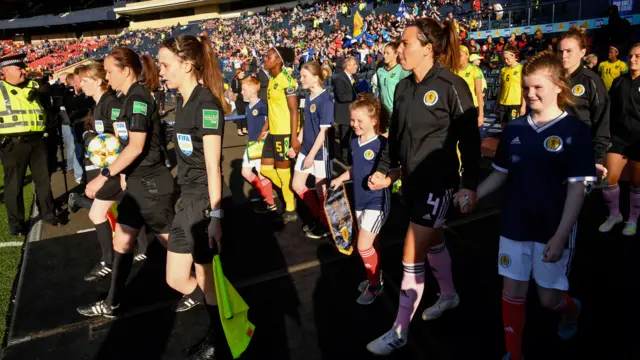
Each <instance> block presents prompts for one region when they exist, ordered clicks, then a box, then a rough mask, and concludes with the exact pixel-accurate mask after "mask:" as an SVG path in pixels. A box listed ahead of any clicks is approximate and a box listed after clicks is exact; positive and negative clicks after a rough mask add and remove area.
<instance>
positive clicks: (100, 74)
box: [77, 61, 122, 282]
mask: <svg viewBox="0 0 640 360" xmlns="http://www.w3.org/2000/svg"><path fill="white" fill-rule="evenodd" d="M77 71H78V75H79V76H80V87H81V88H82V91H83V92H84V93H85V94H86V95H87V96H91V97H92V98H93V100H94V101H95V102H96V106H95V108H94V109H93V111H92V112H91V114H90V116H88V117H87V120H88V121H87V122H88V123H87V124H85V133H84V135H83V137H82V139H83V143H84V144H85V148H86V147H87V146H88V145H89V142H90V141H91V140H92V139H93V138H94V137H95V136H97V135H101V134H114V131H113V122H114V121H116V120H117V119H118V115H119V114H120V107H121V106H122V103H121V102H120V99H118V97H117V96H116V93H115V91H113V90H112V89H111V88H110V87H109V85H108V84H107V79H106V76H107V72H106V71H105V69H104V66H103V65H102V63H99V62H95V61H92V62H90V63H88V64H87V65H83V66H80V67H78V69H77ZM85 153H86V152H85ZM84 169H85V174H86V175H87V180H88V181H92V180H93V179H95V178H96V177H98V176H100V170H101V169H100V168H98V167H96V166H95V165H93V164H92V163H91V161H89V158H88V157H85V166H84ZM121 199H122V187H121V186H120V179H119V178H115V177H113V178H110V179H108V180H107V181H106V183H105V184H104V186H103V187H102V188H101V189H100V190H99V191H98V192H97V193H96V194H95V200H93V202H92V204H91V209H90V210H89V219H91V222H93V224H94V226H95V228H96V235H97V236H98V242H99V243H100V249H101V250H102V258H101V259H100V262H98V264H96V266H95V267H94V268H93V269H92V270H91V271H90V272H89V273H88V274H87V275H86V276H85V277H84V280H85V281H89V282H91V281H97V280H101V279H103V278H104V277H106V276H107V275H109V274H111V271H112V266H113V244H112V242H113V232H112V229H111V224H110V223H109V221H108V219H107V212H108V211H109V209H110V208H111V206H113V204H114V203H115V202H116V201H120V200H121Z"/></svg>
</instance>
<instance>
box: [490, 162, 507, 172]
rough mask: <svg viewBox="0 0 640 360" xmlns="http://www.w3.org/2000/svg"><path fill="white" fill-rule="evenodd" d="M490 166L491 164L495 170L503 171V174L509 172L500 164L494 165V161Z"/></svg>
mask: <svg viewBox="0 0 640 360" xmlns="http://www.w3.org/2000/svg"><path fill="white" fill-rule="evenodd" d="M491 166H492V167H493V168H494V169H495V170H498V171H500V172H503V173H505V174H508V173H509V170H508V169H505V168H503V167H500V166H498V165H496V163H493V164H491Z"/></svg>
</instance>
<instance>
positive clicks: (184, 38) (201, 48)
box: [162, 35, 231, 115]
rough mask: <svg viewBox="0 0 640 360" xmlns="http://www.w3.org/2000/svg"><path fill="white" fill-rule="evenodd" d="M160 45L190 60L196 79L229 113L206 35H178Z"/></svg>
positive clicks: (215, 61) (214, 56) (216, 62)
mask: <svg viewBox="0 0 640 360" xmlns="http://www.w3.org/2000/svg"><path fill="white" fill-rule="evenodd" d="M162 47H164V48H166V49H169V50H170V51H171V52H173V53H174V54H176V55H177V56H178V57H180V59H182V60H183V61H188V62H190V63H191V64H192V65H193V70H194V75H195V76H196V80H197V81H198V82H201V83H202V84H204V86H206V87H207V88H208V89H209V90H211V92H212V93H213V96H215V97H216V98H217V99H218V102H220V105H222V110H223V111H224V113H225V114H226V115H228V114H230V113H231V107H230V106H229V104H228V103H227V101H226V100H225V98H224V84H223V79H222V73H221V72H220V66H219V65H218V58H217V57H216V54H215V53H214V52H213V48H212V47H211V43H210V42H209V39H208V38H207V37H206V36H199V37H195V36H192V35H180V36H176V37H175V38H170V39H167V40H165V42H164V43H163V44H162Z"/></svg>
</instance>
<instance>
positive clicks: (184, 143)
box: [176, 134, 193, 156]
mask: <svg viewBox="0 0 640 360" xmlns="http://www.w3.org/2000/svg"><path fill="white" fill-rule="evenodd" d="M176 136H177V137H178V146H179V147H180V150H182V152H183V153H184V154H185V155H187V156H191V154H192V153H193V143H192V142H191V135H188V134H176Z"/></svg>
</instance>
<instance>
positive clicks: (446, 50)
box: [439, 21, 460, 70]
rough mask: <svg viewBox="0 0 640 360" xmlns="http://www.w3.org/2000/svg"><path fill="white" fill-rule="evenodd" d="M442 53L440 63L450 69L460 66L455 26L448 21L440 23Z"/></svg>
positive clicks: (458, 43)
mask: <svg viewBox="0 0 640 360" xmlns="http://www.w3.org/2000/svg"><path fill="white" fill-rule="evenodd" d="M441 36H442V55H441V56H440V59H439V60H440V63H442V64H443V65H444V66H446V67H448V68H449V69H450V70H457V69H459V68H460V42H459V41H458V34H457V32H456V28H455V26H454V25H453V23H452V22H450V21H445V22H443V23H442V35H441Z"/></svg>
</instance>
